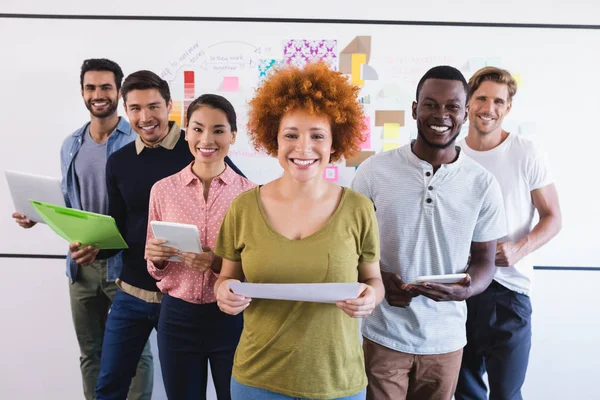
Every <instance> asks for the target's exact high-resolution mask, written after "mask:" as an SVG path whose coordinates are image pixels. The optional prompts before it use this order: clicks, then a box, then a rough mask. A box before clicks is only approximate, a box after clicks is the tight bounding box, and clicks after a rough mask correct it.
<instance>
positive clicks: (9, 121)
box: [0, 19, 600, 267]
mask: <svg viewBox="0 0 600 400" xmlns="http://www.w3.org/2000/svg"><path fill="white" fill-rule="evenodd" d="M356 36H369V37H370V38H371V51H370V57H369V61H368V65H369V67H370V68H372V70H373V71H375V72H376V74H377V77H378V79H376V80H365V81H364V85H363V86H362V91H361V93H360V97H361V98H362V99H363V101H365V111H366V113H367V115H368V116H370V118H371V146H372V147H373V149H374V150H375V151H378V152H379V151H382V149H383V147H384V145H385V144H386V143H389V142H390V141H389V140H387V141H385V140H384V139H383V128H382V127H375V126H374V118H375V112H376V111H377V110H404V111H405V121H404V126H402V127H400V134H399V138H398V139H397V140H395V141H396V142H397V143H396V144H397V145H403V144H405V143H408V142H409V141H410V140H411V139H412V138H414V137H416V126H415V123H414V121H413V120H412V118H411V117H410V105H411V102H412V101H413V99H414V96H415V89H416V84H417V82H418V80H419V79H420V77H421V76H422V75H423V73H425V71H427V70H428V69H429V68H431V67H432V66H435V65H439V64H449V65H452V66H455V67H457V68H459V69H460V70H461V71H462V72H463V73H464V74H465V76H466V77H467V78H469V77H470V75H471V74H472V73H473V72H474V71H475V70H476V69H478V68H479V67H481V66H483V65H486V64H492V65H496V66H499V67H504V68H507V69H509V70H510V71H511V72H512V73H514V74H518V75H519V79H520V81H521V82H522V85H521V87H520V88H519V92H518V93H517V96H516V97H515V99H514V105H513V108H512V111H511V113H510V114H509V116H508V117H507V118H506V120H505V128H506V129H507V130H509V131H511V132H512V133H516V134H520V135H524V136H526V137H529V138H531V139H532V140H534V141H536V142H537V143H539V144H540V146H541V147H542V148H543V149H544V150H545V151H546V152H547V153H548V156H549V158H550V160H551V163H552V169H553V172H554V176H555V179H556V185H557V188H558V191H559V196H560V200H561V206H562V210H563V229H562V231H561V233H560V234H559V235H558V236H557V237H556V238H555V239H554V240H553V241H552V242H550V243H549V244H548V245H547V246H545V247H543V248H542V249H541V250H539V251H538V252H536V253H535V254H534V257H533V258H534V263H535V265H543V266H563V267H564V266H600V251H599V250H598V248H597V247H598V246H597V244H596V242H597V239H596V237H597V235H596V234H595V231H596V227H597V226H599V225H600V212H599V211H597V209H596V208H595V206H594V202H593V200H594V199H595V194H596V188H595V185H594V183H593V182H594V181H595V180H596V178H594V175H595V174H594V172H595V171H594V169H593V167H594V165H593V162H594V157H595V156H596V152H597V151H596V149H597V148H598V147H599V146H600V135H599V134H597V133H596V129H595V125H594V121H593V119H594V117H595V116H596V115H597V114H598V110H597V106H596V103H597V102H596V97H597V93H600V82H599V80H598V79H597V78H596V74H597V68H598V61H599V60H598V56H597V52H596V51H594V50H593V49H596V48H598V45H599V44H600V31H598V30H585V29H542V28H514V27H511V28H508V27H507V28H503V27H494V28H490V27H461V26H424V25H423V26H419V25H379V24H362V25H361V24H327V23H274V22H216V21H214V22H206V21H142V20H117V21H115V20H77V19H68V20H45V19H1V24H0V50H1V51H2V59H3V62H2V63H0V80H1V86H0V87H2V89H3V94H4V95H3V96H2V98H1V99H0V104H1V108H0V109H1V110H2V112H1V113H0V122H1V126H2V128H3V130H2V143H3V146H0V169H13V170H19V171H25V172H31V173H39V174H45V175H51V176H57V177H58V176H60V165H59V149H60V145H61V143H62V141H63V139H64V138H65V137H66V136H67V135H69V134H70V133H71V132H73V131H74V130H75V129H77V128H78V127H79V126H81V125H82V124H83V123H84V122H85V121H87V120H88V113H87V110H86V109H85V107H84V105H83V102H82V99H81V96H80V87H79V68H80V66H81V63H82V61H83V59H85V58H94V57H106V58H110V59H112V60H114V61H116V62H117V63H119V64H120V65H121V67H122V68H123V71H124V72H125V74H126V75H127V74H129V73H131V72H134V71H136V70H139V69H149V70H152V71H154V72H156V73H158V74H159V75H161V76H162V77H163V78H164V79H166V80H167V81H168V82H169V83H170V85H171V93H172V97H173V99H174V101H176V102H178V101H185V100H186V99H185V98H184V97H185V95H184V76H185V73H186V71H188V74H189V73H190V72H191V73H193V76H194V85H195V88H194V90H195V95H196V96H198V95H200V94H202V93H218V94H221V95H224V96H225V97H227V98H228V99H229V100H230V101H231V102H232V103H233V105H234V106H235V108H236V111H237V114H238V128H239V133H238V134H239V137H238V140H237V141H236V144H235V145H234V146H233V147H232V148H231V151H230V156H231V158H232V159H233V160H234V162H235V163H236V164H237V165H239V166H240V168H241V169H242V170H243V171H244V173H246V175H247V176H248V177H249V178H250V179H251V180H253V181H254V182H256V183H265V182H268V181H270V180H272V179H274V178H276V177H278V176H279V175H280V174H281V168H280V167H279V165H278V163H277V160H276V159H274V158H270V157H267V156H265V155H264V154H262V153H259V152H256V151H255V150H254V149H253V148H252V146H251V145H250V144H249V143H248V141H247V138H246V134H245V129H244V127H245V124H246V120H247V116H246V106H245V105H246V102H247V101H248V100H249V99H250V98H251V97H252V95H253V91H254V89H255V88H256V87H257V85H258V84H259V81H260V76H259V75H260V72H259V67H260V66H261V65H263V66H264V65H265V64H266V63H269V62H271V60H275V62H287V61H290V60H289V59H286V58H284V49H285V48H286V46H288V45H289V43H290V41H292V40H297V41H307V42H306V43H309V45H308V48H309V49H310V46H311V45H310V43H313V45H314V44H315V43H317V45H318V43H322V41H327V42H328V43H331V42H334V43H335V50H332V51H331V55H329V57H330V59H331V60H332V61H331V62H332V65H336V63H337V62H338V61H339V57H340V54H339V53H340V52H342V51H343V50H344V49H345V48H346V46H347V45H348V44H349V43H351V42H352V41H353V40H354V39H355V37H356ZM336 67H337V65H336ZM234 81H235V82H234ZM233 88H235V90H232V89H233ZM119 110H120V113H122V108H120V109H119ZM466 128H467V126H465V127H464V128H463V135H464V133H466ZM393 141H394V140H392V142H393ZM337 167H338V183H340V184H341V185H349V183H350V182H351V180H352V177H353V176H354V173H355V170H354V168H353V167H346V166H345V164H344V162H342V163H341V164H338V165H337ZM590 181H591V182H590ZM11 207H12V204H11V202H10V196H9V194H8V189H7V187H6V182H4V181H1V182H0V210H1V212H0V223H1V224H2V231H1V233H0V253H36V254H65V252H66V246H65V243H63V242H62V240H60V239H58V238H56V237H55V235H53V234H52V233H51V232H50V231H49V230H47V229H45V228H46V227H43V226H36V227H35V228H33V229H31V230H29V231H24V230H22V229H20V228H18V227H17V226H16V224H14V222H13V221H12V220H11V218H10V214H11V213H12V209H11Z"/></svg>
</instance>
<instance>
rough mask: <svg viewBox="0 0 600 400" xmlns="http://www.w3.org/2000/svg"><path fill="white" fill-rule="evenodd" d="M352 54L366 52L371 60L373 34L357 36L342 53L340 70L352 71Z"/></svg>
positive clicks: (367, 60) (348, 72)
mask: <svg viewBox="0 0 600 400" xmlns="http://www.w3.org/2000/svg"><path fill="white" fill-rule="evenodd" d="M352 54H366V55H367V59H366V61H365V62H369V58H370V57H371V36H357V37H355V38H354V39H353V40H352V41H351V42H350V43H349V44H348V46H346V47H344V50H342V51H341V53H340V71H341V72H343V73H344V74H351V73H352Z"/></svg>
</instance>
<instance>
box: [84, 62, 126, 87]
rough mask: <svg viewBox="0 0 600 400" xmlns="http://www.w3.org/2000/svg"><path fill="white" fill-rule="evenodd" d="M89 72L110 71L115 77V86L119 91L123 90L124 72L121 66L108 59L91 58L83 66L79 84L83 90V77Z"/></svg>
mask: <svg viewBox="0 0 600 400" xmlns="http://www.w3.org/2000/svg"><path fill="white" fill-rule="evenodd" d="M88 71H109V72H112V73H113V74H114V75H115V85H116V86H117V90H119V89H121V82H122V81H123V71H122V70H121V67H119V64H117V63H116V62H114V61H111V60H109V59H106V58H89V59H87V60H84V61H83V64H81V74H80V75H79V83H80V84H81V88H82V89H83V77H84V75H85V73H86V72H88Z"/></svg>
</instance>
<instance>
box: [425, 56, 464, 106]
mask: <svg viewBox="0 0 600 400" xmlns="http://www.w3.org/2000/svg"><path fill="white" fill-rule="evenodd" d="M427 79H446V80H449V81H460V82H461V83H462V84H463V87H464V88H465V94H466V96H467V98H466V100H467V103H468V102H469V84H468V83H467V80H466V79H465V77H464V75H463V74H462V72H460V71H459V70H457V69H456V68H454V67H451V66H449V65H438V66H437V67H433V68H431V69H430V70H429V71H427V72H426V73H425V75H423V77H422V78H421V80H420V81H419V84H418V85H417V99H416V101H417V102H418V101H419V93H420V92H421V88H422V87H423V84H424V83H425V81H426V80H427Z"/></svg>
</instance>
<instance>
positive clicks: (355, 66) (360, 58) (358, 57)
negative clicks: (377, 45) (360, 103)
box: [351, 54, 367, 86]
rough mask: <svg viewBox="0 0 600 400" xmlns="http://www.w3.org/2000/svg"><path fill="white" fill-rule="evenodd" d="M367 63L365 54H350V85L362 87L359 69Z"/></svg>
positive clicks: (362, 81) (362, 82)
mask: <svg viewBox="0 0 600 400" xmlns="http://www.w3.org/2000/svg"><path fill="white" fill-rule="evenodd" d="M366 63H367V55H366V54H352V69H351V71H352V83H353V84H355V85H359V86H363V85H364V84H365V81H364V80H362V79H360V67H361V65H363V64H366Z"/></svg>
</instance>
